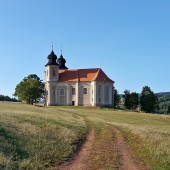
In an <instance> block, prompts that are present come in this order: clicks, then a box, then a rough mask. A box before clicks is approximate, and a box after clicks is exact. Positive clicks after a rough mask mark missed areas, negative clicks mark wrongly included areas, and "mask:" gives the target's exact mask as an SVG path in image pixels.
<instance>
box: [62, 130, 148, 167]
mask: <svg viewBox="0 0 170 170" xmlns="http://www.w3.org/2000/svg"><path fill="white" fill-rule="evenodd" d="M113 133H114V134H115V139H114V141H107V145H109V146H111V144H113V145H112V146H113V148H112V151H113V152H115V154H116V155H117V157H116V169H118V170H148V168H147V167H146V166H144V165H143V164H142V163H141V161H140V160H139V159H138V158H136V157H135V155H134V154H133V152H132V150H131V148H130V147H129V146H128V144H127V142H126V141H125V139H124V137H123V134H122V133H121V132H120V131H119V130H118V129H116V128H113ZM94 134H95V132H94V128H93V129H92V130H91V131H90V133H89V134H88V136H87V139H86V142H85V143H84V144H83V146H82V148H81V150H80V152H79V153H78V154H77V155H76V156H75V157H73V159H72V160H70V161H68V162H66V163H64V164H63V165H61V166H60V167H59V170H86V169H88V162H89V160H88V157H89V156H90V153H91V151H92V149H93V148H92V143H93V142H94V144H95V137H94V136H95V135H94ZM108 148H109V147H108ZM92 167H93V166H92ZM90 169H91V168H90Z"/></svg>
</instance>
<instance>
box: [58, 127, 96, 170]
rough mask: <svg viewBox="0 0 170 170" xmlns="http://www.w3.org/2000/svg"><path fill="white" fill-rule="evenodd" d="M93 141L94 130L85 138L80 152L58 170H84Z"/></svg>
mask: <svg viewBox="0 0 170 170" xmlns="http://www.w3.org/2000/svg"><path fill="white" fill-rule="evenodd" d="M93 141H94V128H92V130H91V131H90V133H89V134H88V136H87V139H86V142H85V143H84V144H83V146H82V148H81V150H80V152H79V153H78V154H77V155H76V156H75V157H74V158H73V159H72V160H70V161H68V162H67V163H65V164H64V165H62V166H61V167H60V168H59V170H86V167H87V163H88V157H89V155H90V153H91V150H92V143H93Z"/></svg>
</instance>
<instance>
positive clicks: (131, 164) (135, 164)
mask: <svg viewBox="0 0 170 170" xmlns="http://www.w3.org/2000/svg"><path fill="white" fill-rule="evenodd" d="M113 131H114V133H115V138H116V139H115V146H114V150H115V152H116V153H117V167H118V169H119V170H148V169H149V168H148V167H147V166H145V165H143V164H142V163H141V161H140V160H139V159H138V158H137V157H135V154H134V153H133V151H132V150H131V148H130V147H129V146H128V144H127V142H126V141H125V139H124V137H123V135H122V133H121V132H120V131H119V130H118V129H116V128H113Z"/></svg>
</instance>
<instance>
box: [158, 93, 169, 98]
mask: <svg viewBox="0 0 170 170" xmlns="http://www.w3.org/2000/svg"><path fill="white" fill-rule="evenodd" d="M156 95H157V96H158V97H163V96H164V97H168V96H170V92H159V93H156Z"/></svg>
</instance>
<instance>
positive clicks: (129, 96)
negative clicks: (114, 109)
mask: <svg viewBox="0 0 170 170" xmlns="http://www.w3.org/2000/svg"><path fill="white" fill-rule="evenodd" d="M123 97H124V105H125V107H126V108H127V109H131V110H135V109H136V108H137V107H138V105H139V96H138V94H137V93H136V92H132V93H130V91H129V90H125V91H124V95H123Z"/></svg>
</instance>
